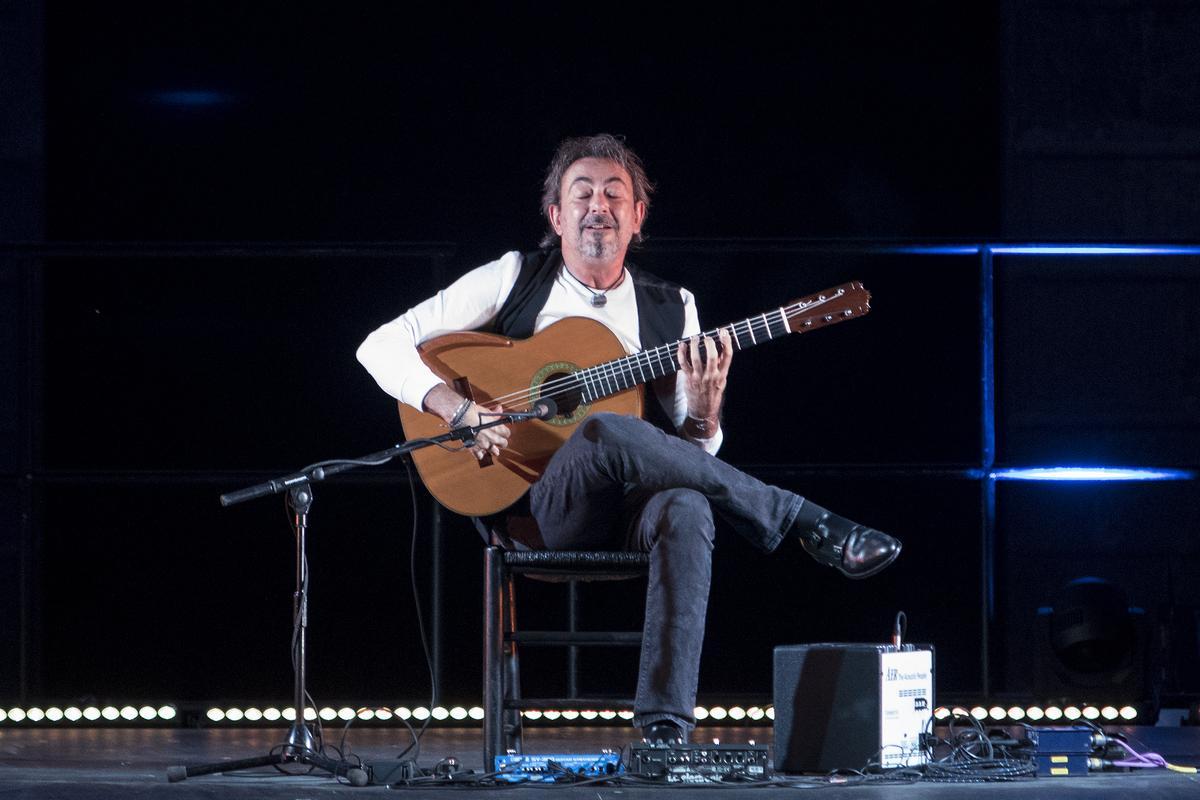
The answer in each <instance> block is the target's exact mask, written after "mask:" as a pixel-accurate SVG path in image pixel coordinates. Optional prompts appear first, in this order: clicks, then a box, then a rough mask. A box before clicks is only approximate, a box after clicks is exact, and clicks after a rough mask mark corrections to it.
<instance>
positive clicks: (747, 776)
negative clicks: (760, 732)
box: [629, 742, 769, 783]
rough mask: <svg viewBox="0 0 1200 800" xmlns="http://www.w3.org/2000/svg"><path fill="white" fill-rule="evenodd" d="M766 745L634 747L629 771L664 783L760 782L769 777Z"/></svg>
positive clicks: (641, 745) (644, 745)
mask: <svg viewBox="0 0 1200 800" xmlns="http://www.w3.org/2000/svg"><path fill="white" fill-rule="evenodd" d="M768 760H769V754H768V753H767V746H766V745H765V744H754V743H753V742H751V743H750V744H716V743H714V744H671V745H661V744H656V745H650V744H645V743H643V744H635V745H634V746H633V749H632V750H631V751H630V755H629V770H630V772H632V773H634V774H637V775H639V776H641V777H644V778H651V779H654V780H661V781H664V782H666V783H714V782H719V781H735V780H739V779H742V780H761V779H763V778H765V777H767V775H768V774H769V766H768Z"/></svg>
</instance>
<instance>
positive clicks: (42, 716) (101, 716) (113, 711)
mask: <svg viewBox="0 0 1200 800" xmlns="http://www.w3.org/2000/svg"><path fill="white" fill-rule="evenodd" d="M177 713H178V712H177V711H176V709H175V706H158V707H155V706H142V707H140V708H135V707H134V706H123V707H122V708H117V707H116V706H85V707H84V708H79V707H78V706H68V707H67V708H59V707H58V706H50V707H49V708H41V707H40V706H32V707H30V708H21V707H15V708H9V709H3V708H0V722H35V723H42V722H99V721H100V720H104V721H105V722H117V721H124V722H136V721H139V720H140V721H143V722H154V721H157V720H167V721H169V720H173V719H175V716H176V714H177Z"/></svg>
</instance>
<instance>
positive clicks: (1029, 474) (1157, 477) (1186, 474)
mask: <svg viewBox="0 0 1200 800" xmlns="http://www.w3.org/2000/svg"><path fill="white" fill-rule="evenodd" d="M988 476H989V477H991V478H995V479H996V480H1001V481H1184V480H1190V479H1191V478H1193V477H1195V474H1194V473H1193V472H1192V471H1191V470H1186V469H1151V468H1147V467H1026V468H1020V469H998V470H993V471H991V472H989V473H988Z"/></svg>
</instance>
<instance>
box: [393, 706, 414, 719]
mask: <svg viewBox="0 0 1200 800" xmlns="http://www.w3.org/2000/svg"><path fill="white" fill-rule="evenodd" d="M395 711H396V716H397V717H399V718H400V719H412V715H413V713H412V711H410V710H409V709H408V708H406V707H405V706H400V707H399V708H397V709H396V710H395Z"/></svg>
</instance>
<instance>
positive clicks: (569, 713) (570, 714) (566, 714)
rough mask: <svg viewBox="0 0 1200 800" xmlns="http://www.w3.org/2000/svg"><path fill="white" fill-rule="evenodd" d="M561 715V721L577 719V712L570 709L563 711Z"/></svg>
mask: <svg viewBox="0 0 1200 800" xmlns="http://www.w3.org/2000/svg"><path fill="white" fill-rule="evenodd" d="M562 715H563V719H579V712H578V711H576V710H574V709H571V708H567V709H563V712H562Z"/></svg>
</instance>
